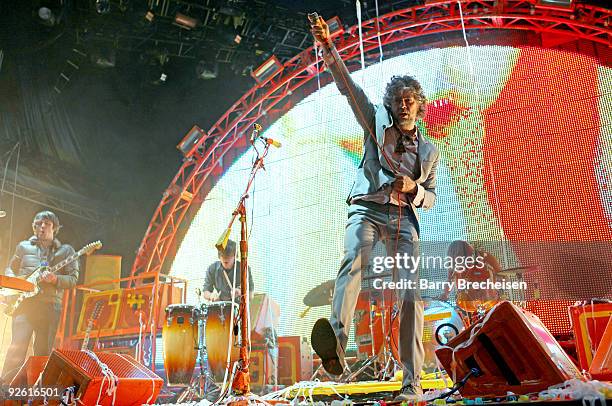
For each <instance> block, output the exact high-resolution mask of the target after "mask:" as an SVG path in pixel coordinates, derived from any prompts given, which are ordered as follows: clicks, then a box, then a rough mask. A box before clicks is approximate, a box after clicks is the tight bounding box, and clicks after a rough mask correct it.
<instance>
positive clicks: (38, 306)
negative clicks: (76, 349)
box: [2, 211, 79, 382]
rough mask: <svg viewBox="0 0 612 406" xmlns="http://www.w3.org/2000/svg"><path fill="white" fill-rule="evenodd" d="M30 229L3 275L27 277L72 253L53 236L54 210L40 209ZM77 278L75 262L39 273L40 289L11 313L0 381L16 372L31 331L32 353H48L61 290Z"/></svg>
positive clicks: (56, 221) (56, 223) (56, 225)
mask: <svg viewBox="0 0 612 406" xmlns="http://www.w3.org/2000/svg"><path fill="white" fill-rule="evenodd" d="M32 228H33V230H34V235H33V236H32V237H30V238H29V239H27V240H24V241H21V242H20V243H19V244H17V248H16V249H15V254H14V255H13V257H12V258H11V260H10V262H9V264H8V267H7V268H6V270H5V274H6V275H8V276H15V277H19V278H27V277H28V276H29V275H30V274H32V273H33V272H34V271H35V270H36V269H37V268H38V267H39V266H41V265H43V266H44V265H45V264H47V265H48V266H52V265H54V264H56V263H58V262H60V261H62V260H63V259H65V258H67V257H69V256H70V255H72V254H74V252H75V251H74V248H72V246H70V245H68V244H62V243H61V242H60V241H59V240H58V239H57V238H55V236H56V235H57V232H58V231H59V229H60V228H61V225H60V222H59V219H58V217H57V215H55V213H53V212H51V211H41V212H40V213H38V214H36V216H34V220H33V222H32ZM78 277H79V265H78V261H74V262H72V263H70V264H68V265H66V266H65V267H64V268H62V269H61V270H60V271H59V272H58V273H57V274H53V273H51V272H48V271H44V272H43V273H42V276H41V279H40V280H39V283H38V286H39V288H40V292H39V293H38V294H37V295H35V296H33V297H30V298H27V299H25V300H24V301H23V302H22V303H21V304H20V305H19V307H18V308H17V310H16V311H15V313H14V314H13V320H12V337H11V345H10V346H9V348H8V352H7V356H6V360H5V361H4V367H3V369H2V380H4V381H5V382H10V381H11V380H12V379H13V377H14V376H15V375H16V374H17V371H19V368H20V367H21V365H22V364H23V362H24V360H25V357H26V353H27V350H28V344H29V342H30V338H31V337H32V334H34V355H49V353H50V352H51V349H52V347H53V342H54V340H55V333H56V332H57V327H58V324H59V319H60V313H61V309H62V297H63V294H64V289H70V288H72V287H74V286H75V285H76V282H77V279H78Z"/></svg>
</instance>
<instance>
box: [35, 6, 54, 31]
mask: <svg viewBox="0 0 612 406" xmlns="http://www.w3.org/2000/svg"><path fill="white" fill-rule="evenodd" d="M38 17H39V18H40V22H41V23H42V24H44V25H46V26H48V27H53V26H54V25H55V23H56V22H57V19H56V17H55V14H54V13H53V11H52V10H51V9H50V8H48V7H41V8H39V9H38Z"/></svg>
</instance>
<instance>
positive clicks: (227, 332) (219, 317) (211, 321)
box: [203, 302, 240, 381]
mask: <svg viewBox="0 0 612 406" xmlns="http://www.w3.org/2000/svg"><path fill="white" fill-rule="evenodd" d="M232 307H233V309H232ZM232 311H233V312H234V319H233V320H234V323H235V322H236V320H237V315H238V305H234V306H232V302H213V303H210V304H208V305H206V306H205V307H204V309H203V313H204V314H203V316H204V317H205V320H206V330H205V332H206V336H205V337H206V353H207V355H208V366H209V367H210V370H211V372H212V374H213V377H214V378H215V379H216V380H217V381H221V380H223V376H224V374H225V370H226V368H227V366H228V364H227V351H228V348H229V349H230V361H229V365H232V363H233V362H234V361H237V360H238V359H239V358H240V351H239V348H238V342H239V335H238V336H237V337H235V336H234V331H233V328H232V320H231V318H232ZM238 333H239V332H238Z"/></svg>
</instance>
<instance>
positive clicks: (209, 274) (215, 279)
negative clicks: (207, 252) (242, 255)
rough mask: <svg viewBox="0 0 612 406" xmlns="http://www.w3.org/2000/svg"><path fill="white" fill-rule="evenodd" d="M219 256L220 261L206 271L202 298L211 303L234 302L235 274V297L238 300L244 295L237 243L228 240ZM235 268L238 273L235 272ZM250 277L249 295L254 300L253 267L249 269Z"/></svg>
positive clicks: (219, 251)
mask: <svg viewBox="0 0 612 406" xmlns="http://www.w3.org/2000/svg"><path fill="white" fill-rule="evenodd" d="M218 254H219V261H215V262H214V263H212V264H211V265H210V266H209V267H208V270H207V271H206V278H205V279H204V287H203V289H202V291H203V292H202V297H203V298H204V299H205V300H208V301H211V302H217V301H219V300H222V301H229V300H232V286H233V281H234V273H235V274H236V286H235V288H234V295H235V297H236V299H238V298H239V297H240V295H242V289H241V286H240V261H238V260H237V259H236V243H235V242H234V241H232V240H228V241H227V245H226V246H225V250H218ZM234 267H235V268H236V272H234ZM248 276H249V293H250V298H251V299H252V298H253V276H252V275H251V267H249V270H248Z"/></svg>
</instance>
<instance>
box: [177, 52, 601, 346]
mask: <svg viewBox="0 0 612 406" xmlns="http://www.w3.org/2000/svg"><path fill="white" fill-rule="evenodd" d="M394 74H411V75H413V76H415V77H416V78H417V79H418V80H419V81H420V82H421V84H422V85H423V87H424V89H425V91H426V94H427V97H428V99H429V105H428V113H427V116H426V118H425V119H424V120H422V121H421V122H420V124H419V125H420V128H421V129H422V130H423V133H424V134H425V135H426V137H428V139H429V140H430V141H431V142H433V143H435V144H436V145H437V146H438V148H439V149H440V153H441V155H440V166H439V169H438V182H437V188H436V192H437V201H436V205H435V207H434V208H433V209H431V210H428V211H421V212H420V223H421V240H423V241H452V240H456V239H464V240H469V241H506V242H509V243H510V244H509V248H508V249H507V250H504V253H503V258H501V259H502V261H501V262H502V265H503V266H505V267H511V266H517V265H528V264H526V262H529V261H531V260H532V258H530V257H529V255H528V254H527V253H526V252H522V251H521V248H520V246H519V245H513V243H518V242H526V241H534V242H545V243H546V242H555V241H559V242H568V243H572V242H579V241H581V242H596V241H610V240H612V231H611V230H612V228H611V227H612V203H611V202H612V182H611V179H612V153H611V152H612V137H611V131H612V93H611V92H612V90H611V89H612V69H610V68H608V67H605V66H600V65H599V64H598V63H597V61H596V59H593V58H590V57H588V56H584V55H581V54H576V53H571V52H564V51H558V50H550V49H541V48H529V47H527V48H513V47H506V46H471V47H469V48H462V47H454V48H444V49H430V50H426V51H419V52H414V53H411V54H408V55H404V56H400V57H395V58H392V59H388V60H386V61H384V62H383V63H380V64H377V65H374V66H371V67H368V68H367V69H365V71H360V72H357V73H355V74H353V77H354V79H355V81H356V83H358V84H360V85H361V86H362V87H363V88H364V89H365V91H366V93H367V94H368V95H369V97H370V98H371V100H372V101H373V102H374V103H380V101H381V98H382V93H383V91H384V87H385V84H386V83H387V82H388V80H389V79H390V77H391V76H392V75H394ZM264 135H265V136H267V137H270V138H273V139H276V140H279V141H281V142H282V144H283V146H282V148H280V149H271V150H270V153H269V154H268V156H267V157H266V163H265V168H266V170H265V171H260V172H259V174H258V175H257V178H256V180H255V183H254V188H253V190H252V191H251V193H250V196H249V198H248V200H247V212H248V226H249V233H250V234H249V235H250V240H249V249H250V251H249V264H250V266H251V268H252V270H253V279H254V283H255V291H256V292H265V293H267V294H268V295H269V296H270V297H271V298H273V299H274V300H275V301H276V302H277V303H278V304H279V305H280V309H281V318H280V324H279V332H278V333H279V334H280V335H302V336H308V335H309V332H310V329H311V327H312V325H313V323H314V321H315V320H316V319H317V318H319V317H328V316H329V314H330V307H329V306H322V307H317V308H313V309H312V310H311V311H309V312H308V313H307V314H306V315H305V316H304V317H300V316H302V315H301V313H302V312H303V311H304V310H305V306H304V305H303V303H302V300H303V298H304V296H305V295H306V294H307V293H308V291H309V290H311V289H312V288H314V287H315V286H317V285H319V284H320V283H322V282H324V281H327V280H330V279H334V277H335V275H336V273H337V271H338V267H339V265H340V260H341V259H342V256H343V243H344V226H345V221H346V212H347V205H346V198H347V195H348V192H349V190H350V187H351V185H352V182H353V179H354V177H355V171H356V168H357V165H358V164H359V161H360V158H361V152H362V141H363V131H362V130H361V128H360V127H359V125H358V124H357V121H356V120H355V118H354V115H353V113H352V111H351V109H350V107H349V105H348V103H347V101H346V100H345V99H344V97H343V96H341V95H340V94H339V92H338V90H337V89H336V87H335V85H334V84H333V83H332V84H330V85H327V86H325V87H324V88H322V89H320V90H319V91H317V92H315V93H313V94H311V95H310V96H308V97H307V98H305V99H304V100H302V101H301V102H300V103H299V104H297V105H296V106H295V107H294V108H292V109H291V110H290V111H289V112H287V113H286V114H285V115H283V116H282V117H281V118H280V119H279V120H277V121H276V122H275V123H274V124H273V125H272V126H270V127H269V128H267V129H265V133H264ZM253 157H254V151H253V150H252V149H249V150H248V151H247V152H246V153H245V154H244V155H243V156H241V157H240V158H239V159H238V160H237V161H236V162H235V163H234V164H233V165H232V166H231V168H229V170H227V171H226V173H225V174H223V176H222V177H221V178H220V179H219V181H218V183H217V184H216V186H215V187H214V188H213V189H212V190H211V191H210V192H209V193H208V195H207V197H206V199H205V201H204V203H203V204H202V206H201V208H200V210H199V212H198V213H197V215H196V216H195V218H194V219H193V222H192V224H191V226H190V229H189V231H188V232H187V233H186V235H185V238H184V240H183V242H182V244H181V246H180V249H179V250H178V253H177V255H176V257H175V259H174V263H173V265H172V268H171V269H172V271H171V272H172V275H174V276H179V277H183V278H186V279H187V280H189V283H190V292H189V293H188V298H189V301H190V302H195V295H194V293H193V290H194V288H195V287H201V285H202V283H203V280H204V275H205V272H206V269H207V267H208V266H209V265H210V264H211V263H212V262H214V261H216V260H217V253H216V250H215V248H214V244H215V243H216V241H217V239H218V238H219V236H220V235H221V233H222V232H223V231H224V229H225V227H226V226H227V224H228V221H229V219H230V217H231V214H232V211H233V210H234V208H235V205H236V203H237V202H238V199H239V197H240V195H241V194H242V192H243V190H244V187H245V185H246V183H247V180H248V177H249V173H250V169H251V166H252V162H253ZM234 231H235V232H234V233H233V235H232V238H233V239H234V240H238V239H239V223H238V222H237V221H236V223H235V227H234ZM574 251H575V250H574ZM543 252H544V254H545V251H543ZM544 254H542V255H544ZM574 254H575V253H574ZM564 255H565V256H568V255H573V254H571V253H570V254H567V253H566V254H564ZM595 256H596V255H595ZM562 257H563V256H562ZM589 259H593V258H589ZM603 265H604V266H606V264H605V263H604V264H603ZM607 265H608V266H609V263H608V264H607ZM609 271H610V268H608V269H607V274H605V273H604V279H602V280H599V281H593V283H594V284H595V283H597V284H600V285H601V284H603V285H605V284H606V283H607V284H608V285H607V287H608V289H609V288H610V287H611V286H612V282H611V281H610V274H611V273H610V272H609ZM559 272H560V273H563V274H565V275H569V274H571V272H569V270H568V269H559ZM570 282H571V281H570ZM565 283H568V281H567V280H566V281H565ZM575 283H578V284H580V283H583V284H584V283H585V281H584V280H582V281H577V282H575ZM586 283H587V284H588V283H590V282H586Z"/></svg>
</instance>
